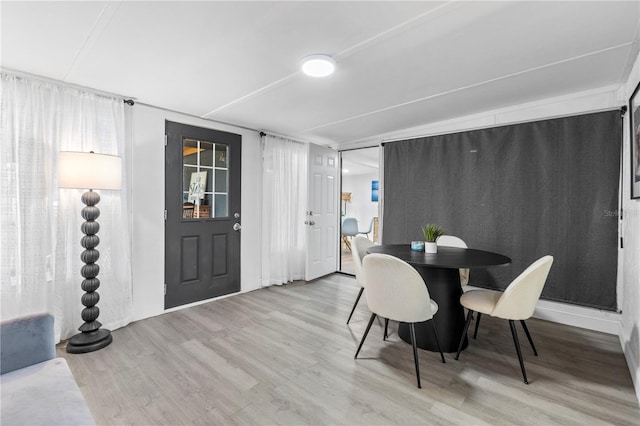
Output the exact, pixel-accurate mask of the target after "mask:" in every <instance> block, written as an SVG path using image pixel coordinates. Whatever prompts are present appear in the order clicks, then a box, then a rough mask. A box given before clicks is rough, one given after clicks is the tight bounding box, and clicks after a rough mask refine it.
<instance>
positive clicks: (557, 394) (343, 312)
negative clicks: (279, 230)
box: [58, 274, 640, 425]
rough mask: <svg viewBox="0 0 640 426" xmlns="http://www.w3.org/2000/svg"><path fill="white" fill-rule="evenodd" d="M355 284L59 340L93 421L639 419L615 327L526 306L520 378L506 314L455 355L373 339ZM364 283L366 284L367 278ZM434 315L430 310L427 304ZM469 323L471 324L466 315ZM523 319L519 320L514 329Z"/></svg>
mask: <svg viewBox="0 0 640 426" xmlns="http://www.w3.org/2000/svg"><path fill="white" fill-rule="evenodd" d="M357 291H358V288H357V287H356V285H355V283H354V280H353V278H351V277H347V276H344V275H337V274H335V275H331V276H329V277H326V278H323V279H319V280H317V281H315V282H312V283H308V284H305V283H296V284H291V285H287V286H281V287H270V288H266V289H262V290H258V291H254V292H251V293H247V294H242V295H238V296H233V297H230V298H227V299H223V300H219V301H216V302H210V303H207V304H203V305H200V306H197V307H192V308H189V309H184V310H181V311H177V312H173V313H168V314H164V315H161V316H157V317H154V318H150V319H147V320H143V321H138V322H136V323H133V324H130V325H129V326H127V327H124V328H121V329H119V330H115V331H114V332H113V338H114V341H113V343H112V344H111V345H110V346H108V347H106V348H104V349H102V350H100V351H97V352H94V353H89V354H82V355H71V354H67V353H66V352H65V351H64V344H61V345H59V347H58V355H59V356H63V357H64V358H66V359H67V361H68V363H69V365H70V367H71V370H72V371H73V373H74V376H75V378H76V381H77V382H78V384H79V386H80V388H81V390H82V393H83V394H84V396H85V398H86V399H87V401H88V403H89V406H90V409H91V411H92V413H93V415H94V417H95V419H96V421H97V422H98V423H99V424H104V425H115V424H117V425H128V424H133V425H152V424H153V425H156V424H157V425H179V424H203V425H213V424H248V425H264V424H287V425H300V424H314V425H315V424H317V425H324V424H330V425H340V424H349V425H372V424H384V425H389V424H403V425H404V424H443V425H449V424H461V425H482V424H495V425H503V424H520V425H552V424H575V425H597V424H619V425H634V424H640V409H639V408H638V402H637V399H636V396H635V394H634V391H633V385H632V383H631V378H630V376H629V371H628V369H627V366H626V363H625V360H624V356H623V354H622V351H621V348H620V343H619V341H618V338H617V337H616V336H611V335H606V334H602V333H597V332H592V331H587V330H583V329H578V328H573V327H569V326H564V325H558V324H553V323H549V322H546V321H541V320H535V319H532V320H530V321H528V324H529V328H530V330H531V333H532V335H533V338H534V341H535V343H536V346H537V349H538V352H539V354H540V356H539V357H534V356H533V354H532V353H531V350H530V348H529V346H528V343H527V342H526V339H524V336H521V342H522V344H523V353H524V357H525V363H526V367H527V373H528V376H529V380H530V383H531V384H530V385H525V384H524V383H522V379H521V375H520V369H519V366H518V361H517V358H516V355H515V350H514V348H513V342H512V339H511V335H510V331H509V326H508V323H507V322H506V321H499V320H495V319H492V318H484V317H483V318H482V323H481V326H480V332H479V335H478V339H477V340H471V341H470V345H469V348H468V349H466V350H465V351H464V352H463V353H462V354H461V356H460V361H455V360H454V359H453V354H445V357H446V360H447V362H446V364H442V363H441V362H440V360H439V355H437V354H435V353H431V352H427V351H423V350H420V351H419V356H420V371H421V377H422V387H423V388H422V389H417V388H416V383H415V371H414V366H413V356H412V351H411V346H410V345H408V344H406V343H404V342H402V341H401V340H399V338H398V336H397V334H396V329H397V324H393V323H392V324H391V325H392V327H391V336H390V340H389V341H387V342H383V340H382V328H381V323H380V322H379V323H378V324H374V327H373V328H372V329H371V332H370V334H369V336H368V338H367V341H366V342H365V344H364V347H363V349H362V352H361V354H360V357H359V359H357V360H354V359H353V355H354V353H355V349H356V347H357V344H358V342H359V339H360V338H361V336H362V333H363V331H364V327H365V326H366V323H367V320H368V317H369V315H370V312H369V310H368V309H367V306H366V301H365V300H364V297H363V298H362V299H361V301H360V304H359V306H358V308H357V309H356V312H355V313H354V316H353V319H352V321H351V323H350V324H349V325H348V326H347V325H346V324H345V322H346V319H347V316H348V314H349V310H350V308H351V306H352V304H353V301H354V300H355V297H356V294H357ZM365 296H366V291H365ZM436 318H437V317H436ZM472 326H473V324H472ZM519 331H521V330H519Z"/></svg>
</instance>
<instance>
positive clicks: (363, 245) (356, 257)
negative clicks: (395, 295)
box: [351, 235, 374, 287]
mask: <svg viewBox="0 0 640 426" xmlns="http://www.w3.org/2000/svg"><path fill="white" fill-rule="evenodd" d="M372 245H374V244H373V241H371V240H370V239H368V238H367V237H363V236H362V235H358V236H357V237H355V238H354V239H353V241H351V257H352V258H353V265H354V269H355V273H356V282H357V283H358V284H359V285H360V287H364V286H365V285H364V283H365V281H364V275H363V274H362V259H363V258H364V257H365V256H366V255H367V254H368V253H367V249H368V248H369V247H371V246H372Z"/></svg>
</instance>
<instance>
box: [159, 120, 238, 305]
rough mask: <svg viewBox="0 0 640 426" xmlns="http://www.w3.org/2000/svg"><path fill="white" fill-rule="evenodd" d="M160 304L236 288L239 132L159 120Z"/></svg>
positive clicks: (222, 293) (188, 301) (194, 299)
mask: <svg viewBox="0 0 640 426" xmlns="http://www.w3.org/2000/svg"><path fill="white" fill-rule="evenodd" d="M165 132H166V135H167V146H166V152H165V158H166V160H165V208H166V220H165V284H166V287H165V288H166V290H165V309H167V308H172V307H175V306H180V305H184V304H187V303H191V302H197V301H199V300H205V299H210V298H212V297H216V296H221V295H224V294H229V293H234V292H237V291H240V223H241V215H240V214H241V211H240V176H241V175H240V167H241V144H242V137H241V136H240V135H236V134H233V133H227V132H222V131H218V130H211V129H204V128H200V127H193V126H187V125H185V124H179V123H173V122H171V121H167V122H166V123H165Z"/></svg>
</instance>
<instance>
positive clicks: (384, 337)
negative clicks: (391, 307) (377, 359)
mask: <svg viewBox="0 0 640 426" xmlns="http://www.w3.org/2000/svg"><path fill="white" fill-rule="evenodd" d="M388 330H389V318H385V319H384V336H383V337H382V340H387V337H389V334H388V333H387V331H388Z"/></svg>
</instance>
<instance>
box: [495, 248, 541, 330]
mask: <svg viewBox="0 0 640 426" xmlns="http://www.w3.org/2000/svg"><path fill="white" fill-rule="evenodd" d="M552 264H553V256H543V257H541V258H540V259H538V260H536V261H535V262H533V263H532V264H531V265H530V266H529V267H528V268H527V269H525V270H524V272H523V273H521V274H520V275H518V276H517V277H516V279H515V280H513V281H512V282H511V284H509V286H508V287H507V288H506V289H505V291H504V293H502V296H500V299H498V301H497V302H496V306H495V308H494V309H493V312H492V313H491V315H492V316H494V317H498V318H504V319H510V320H526V319H527V318H530V317H531V315H533V311H534V310H535V308H536V303H537V302H538V299H540V295H541V294H542V289H543V288H544V284H545V282H546V281H547V276H549V271H550V270H551V265H552Z"/></svg>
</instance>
